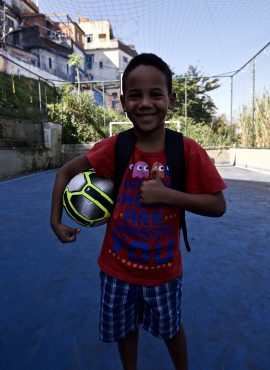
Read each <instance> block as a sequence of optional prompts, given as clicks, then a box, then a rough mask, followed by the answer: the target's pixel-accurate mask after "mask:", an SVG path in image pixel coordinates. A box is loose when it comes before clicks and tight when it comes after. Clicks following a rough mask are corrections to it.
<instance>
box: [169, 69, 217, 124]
mask: <svg viewBox="0 0 270 370" xmlns="http://www.w3.org/2000/svg"><path fill="white" fill-rule="evenodd" d="M218 82H219V80H218V79H217V78H209V77H204V76H203V75H202V74H201V72H200V71H198V70H197V67H194V66H189V68H188V70H187V72H186V73H185V74H184V75H176V76H175V77H174V78H173V90H174V92H175V93H176V105H175V108H174V110H173V111H172V112H171V113H170V115H169V118H171V117H172V116H180V117H181V116H185V94H187V96H186V97H187V107H186V108H187V116H188V117H189V118H192V119H193V120H194V122H196V123H199V122H204V123H206V124H208V125H209V124H210V123H211V121H212V118H213V116H214V114H215V112H216V106H215V104H214V102H213V100H212V99H211V97H210V96H209V95H208V94H207V93H208V92H210V91H212V90H215V89H217V88H218V87H219V86H220V85H219V84H218Z"/></svg>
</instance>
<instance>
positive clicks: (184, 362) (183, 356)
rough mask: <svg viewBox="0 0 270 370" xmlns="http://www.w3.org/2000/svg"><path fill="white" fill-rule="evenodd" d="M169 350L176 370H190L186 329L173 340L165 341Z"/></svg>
mask: <svg viewBox="0 0 270 370" xmlns="http://www.w3.org/2000/svg"><path fill="white" fill-rule="evenodd" d="M164 341H165V343H166V346H167V348H168V350H169V353H170V356H171V359H172V361H173V364H174V367H175V370H188V354H187V344H186V336H185V331H184V327H183V325H182V324H181V327H180V329H179V331H178V332H177V333H176V335H175V336H174V337H173V338H171V339H166V340H164Z"/></svg>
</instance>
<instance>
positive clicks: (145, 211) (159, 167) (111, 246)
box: [51, 53, 226, 370]
mask: <svg viewBox="0 0 270 370" xmlns="http://www.w3.org/2000/svg"><path fill="white" fill-rule="evenodd" d="M175 99H176V97H175V94H174V93H173V91H172V73H171V71H170V69H169V67H168V66H167V64H166V63H165V62H164V61H163V60H162V59H161V58H159V57H158V56H156V55H154V54H145V53H144V54H140V55H137V56H136V57H134V58H133V59H132V60H131V61H130V63H129V64H128V66H127V68H126V70H125V72H124V74H123V94H122V96H121V103H122V106H123V109H124V111H125V112H126V113H127V116H128V118H129V119H130V121H131V122H132V123H133V127H134V133H135V136H136V142H135V146H134V150H133V154H132V157H131V159H130V164H129V166H128V168H127V169H126V172H125V175H124V178H123V181H122V184H121V187H120V190H119V195H118V200H117V202H116V205H115V208H114V212H113V215H112V217H111V218H110V220H109V222H108V224H107V228H106V233H105V237H104V241H103V246H102V250H101V253H100V256H99V259H98V264H99V267H100V270H101V273H100V276H101V311H100V325H99V326H100V337H101V339H102V340H103V341H105V342H117V344H118V350H119V354H120V357H121V361H122V364H123V368H124V369H125V370H135V369H137V346H138V336H139V327H140V326H141V327H142V328H144V329H145V330H147V331H148V332H150V333H151V334H153V335H154V336H156V337H159V338H161V339H163V340H164V342H165V344H166V346H167V348H168V350H169V353H170V355H171V359H172V362H173V364H174V367H175V369H179V370H180V369H181V370H186V369H188V357H187V348H186V340H185V333H184V328H183V325H182V321H181V291H182V258H181V253H180V248H179V242H180V236H179V224H180V223H181V222H180V221H181V212H180V210H181V209H185V210H187V211H190V212H193V213H196V214H200V215H205V216H212V217H219V216H222V215H223V214H224V212H225V209H226V202H225V199H224V196H223V193H222V190H224V189H225V188H226V185H225V183H224V182H223V180H222V179H221V177H220V175H219V174H218V172H217V170H216V168H215V167H214V165H213V164H212V162H211V160H210V159H209V157H208V155H207V154H206V152H205V151H204V150H203V149H202V148H201V147H200V146H199V145H198V144H197V143H196V142H195V141H194V140H192V139H190V138H188V137H184V152H185V172H186V184H185V185H186V192H182V191H178V190H174V189H172V188H171V179H170V169H169V168H168V165H167V162H166V151H165V135H166V131H165V127H164V126H165V119H166V115H167V112H168V110H169V109H172V108H173V107H174V104H175ZM116 141H117V136H113V137H110V138H107V139H105V140H103V141H101V142H99V143H97V144H95V146H94V147H93V148H92V149H91V150H90V151H89V152H87V153H86V155H82V156H80V157H77V158H75V159H73V160H72V161H70V162H69V163H67V164H66V165H64V166H63V167H62V168H61V169H60V170H59V172H58V175H57V177H56V181H55V186H54V190H53V198H52V211H51V226H52V228H53V230H54V231H55V233H56V235H57V236H58V238H59V239H60V240H61V241H62V242H71V241H74V240H76V234H77V233H78V229H76V228H70V227H69V226H67V225H64V224H62V222H61V216H62V194H63V190H64V188H65V186H66V184H67V182H68V181H69V180H70V179H71V178H72V177H73V176H74V175H76V174H77V173H79V172H82V171H85V170H87V169H89V168H90V167H93V168H94V169H95V171H96V172H97V174H98V175H101V176H109V177H111V178H114V173H115V145H116ZM179 176H180V174H179ZM153 366H154V365H153Z"/></svg>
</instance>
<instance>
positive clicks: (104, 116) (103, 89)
mask: <svg viewBox="0 0 270 370" xmlns="http://www.w3.org/2000/svg"><path fill="white" fill-rule="evenodd" d="M102 92H103V124H104V130H105V127H106V113H105V82H104V81H103V86H102Z"/></svg>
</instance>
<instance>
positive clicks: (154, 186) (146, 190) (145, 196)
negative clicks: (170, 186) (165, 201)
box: [141, 171, 166, 204]
mask: <svg viewBox="0 0 270 370" xmlns="http://www.w3.org/2000/svg"><path fill="white" fill-rule="evenodd" d="M165 188H166V187H165V185H164V184H163V182H162V180H161V179H160V178H159V176H158V173H157V171H153V172H152V179H151V180H148V181H143V183H142V185H141V200H142V203H144V204H153V203H162V197H163V196H164V195H163V194H164V189H165Z"/></svg>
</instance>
